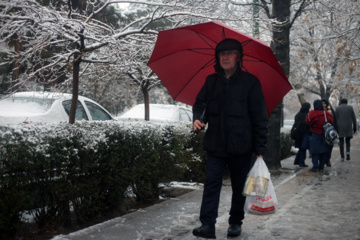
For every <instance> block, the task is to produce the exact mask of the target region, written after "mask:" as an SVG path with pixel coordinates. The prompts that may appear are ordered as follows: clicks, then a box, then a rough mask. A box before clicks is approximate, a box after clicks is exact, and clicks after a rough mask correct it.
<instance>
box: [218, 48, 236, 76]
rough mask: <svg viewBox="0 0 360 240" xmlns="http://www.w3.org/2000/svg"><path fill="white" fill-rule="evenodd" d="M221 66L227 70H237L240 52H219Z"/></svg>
mask: <svg viewBox="0 0 360 240" xmlns="http://www.w3.org/2000/svg"><path fill="white" fill-rule="evenodd" d="M219 58H220V66H221V67H222V68H223V69H224V70H225V71H227V70H235V69H236V67H237V65H238V62H239V61H240V56H239V51H237V50H226V51H221V52H219Z"/></svg>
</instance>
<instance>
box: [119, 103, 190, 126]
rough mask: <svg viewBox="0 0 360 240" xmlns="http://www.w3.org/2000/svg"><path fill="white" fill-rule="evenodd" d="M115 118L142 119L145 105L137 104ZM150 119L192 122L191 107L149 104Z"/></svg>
mask: <svg viewBox="0 0 360 240" xmlns="http://www.w3.org/2000/svg"><path fill="white" fill-rule="evenodd" d="M116 119H117V120H144V119H145V105H144V104H138V105H136V106H135V107H133V108H131V109H130V110H129V111H127V112H125V113H124V114H122V115H121V116H120V117H117V118H116ZM150 121H156V122H179V121H181V122H189V123H191V122H192V109H191V108H189V107H183V106H178V105H170V104H150Z"/></svg>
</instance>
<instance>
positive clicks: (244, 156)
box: [193, 39, 268, 238]
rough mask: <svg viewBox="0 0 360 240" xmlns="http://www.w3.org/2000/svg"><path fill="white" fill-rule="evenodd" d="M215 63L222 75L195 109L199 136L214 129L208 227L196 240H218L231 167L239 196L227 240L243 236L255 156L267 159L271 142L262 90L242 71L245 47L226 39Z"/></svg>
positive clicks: (207, 142) (205, 214)
mask: <svg viewBox="0 0 360 240" xmlns="http://www.w3.org/2000/svg"><path fill="white" fill-rule="evenodd" d="M215 57H216V65H215V70H216V73H214V74H211V75H209V76H208V77H207V78H206V82H205V84H204V86H203V87H202V89H201V90H200V92H199V94H198V95H197V97H196V101H195V104H194V106H193V119H194V131H197V130H200V129H202V128H204V127H205V124H206V123H207V124H208V129H207V131H206V133H205V136H204V140H203V147H204V149H205V150H206V151H207V156H208V158H207V160H208V161H207V172H206V182H205V185H204V193H203V198H202V204H201V209H200V221H201V224H202V225H201V226H200V227H197V228H195V229H194V230H193V235H195V236H197V237H203V238H216V236H215V223H216V218H217V216H218V207H219V199H220V191H221V186H222V179H223V173H224V170H225V167H226V165H228V168H229V171H230V178H231V187H232V191H233V194H232V200H231V208H230V217H229V228H228V232H227V236H228V237H237V236H239V235H240V234H241V225H242V221H243V219H244V204H245V197H244V196H243V195H242V191H243V188H244V184H245V181H246V176H247V174H248V172H249V170H250V163H251V159H252V154H253V153H255V154H256V155H257V156H260V157H262V155H263V154H264V152H265V145H266V140H267V137H266V135H267V124H268V116H267V112H266V104H265V100H264V96H263V92H262V88H261V84H260V82H259V80H258V79H257V78H256V77H255V76H254V75H252V74H250V73H248V72H245V71H243V70H241V68H242V57H243V51H242V45H241V43H240V42H239V41H237V40H235V39H224V40H223V41H221V42H220V43H219V44H218V45H217V46H216V49H215ZM202 116H205V118H203V117H202Z"/></svg>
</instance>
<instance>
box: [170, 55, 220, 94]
mask: <svg viewBox="0 0 360 240" xmlns="http://www.w3.org/2000/svg"><path fill="white" fill-rule="evenodd" d="M214 59H215V58H213V59H211V60H210V61H208V62H207V63H206V64H204V65H203V66H202V67H201V68H199V70H198V71H196V72H195V74H194V75H193V76H192V77H191V78H189V80H188V81H187V82H186V84H184V86H183V87H182V88H181V89H180V91H179V92H178V93H177V94H176V96H175V97H174V100H176V98H177V97H178V96H179V94H180V93H181V92H182V91H183V90H184V88H185V87H186V86H187V85H188V84H189V83H190V82H191V80H192V79H193V78H194V77H195V76H196V75H197V74H198V73H199V72H200V71H201V70H203V69H204V68H208V67H209V66H211V65H210V63H212V62H213V61H214Z"/></svg>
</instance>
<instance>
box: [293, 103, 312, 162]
mask: <svg viewBox="0 0 360 240" xmlns="http://www.w3.org/2000/svg"><path fill="white" fill-rule="evenodd" d="M309 110H310V103H308V102H305V103H303V104H302V105H301V109H300V111H299V112H298V113H297V114H296V115H295V121H294V127H296V128H297V130H296V136H295V147H296V148H298V149H299V150H298V152H297V153H296V157H295V161H294V165H299V166H300V167H308V165H306V164H305V159H306V150H307V149H308V148H309V137H310V134H311V132H310V128H309V126H308V125H306V123H305V119H306V116H307V114H308V113H309Z"/></svg>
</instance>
